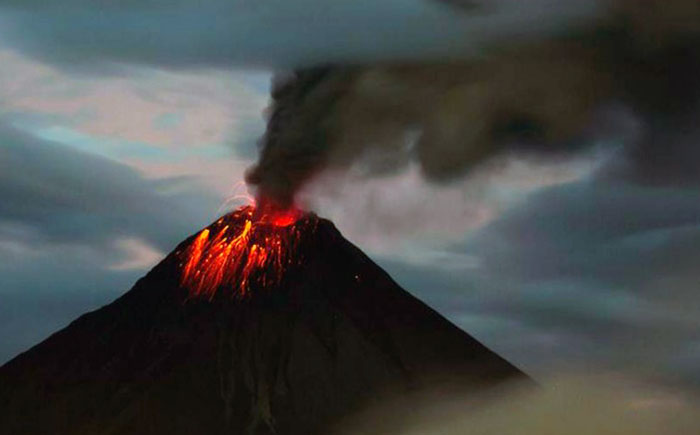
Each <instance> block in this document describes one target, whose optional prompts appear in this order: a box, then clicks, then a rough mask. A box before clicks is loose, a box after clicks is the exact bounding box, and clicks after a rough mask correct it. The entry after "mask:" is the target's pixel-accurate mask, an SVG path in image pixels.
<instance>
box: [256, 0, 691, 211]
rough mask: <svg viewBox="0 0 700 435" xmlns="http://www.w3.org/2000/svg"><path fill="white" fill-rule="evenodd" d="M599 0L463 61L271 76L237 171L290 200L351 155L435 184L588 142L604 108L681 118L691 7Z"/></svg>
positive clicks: (653, 118) (267, 192)
mask: <svg viewBox="0 0 700 435" xmlns="http://www.w3.org/2000/svg"><path fill="white" fill-rule="evenodd" d="M606 6H607V8H606V9H605V11H606V12H605V13H604V14H602V15H601V16H600V17H599V19H598V21H597V22H596V23H594V24H589V25H588V26H587V27H586V28H573V27H572V28H571V29H570V32H569V33H568V34H561V35H559V36H553V37H550V38H546V39H531V40H523V41H508V42H501V43H499V44H496V45H494V46H491V47H488V48H485V49H484V50H483V51H482V52H481V53H480V54H479V55H478V56H472V57H470V58H468V59H460V58H456V59H451V60H446V61H442V62H430V63H420V62H412V63H384V64H372V65H328V66H322V67H315V68H308V69H302V70H297V71H295V72H293V73H291V74H280V75H278V77H277V79H276V80H277V82H276V84H275V86H274V90H273V94H272V97H273V103H272V107H271V108H270V119H269V123H268V128H267V132H266V134H265V136H264V137H263V139H262V142H261V149H260V156H259V160H258V162H257V163H256V164H255V166H254V167H252V168H250V170H249V171H248V174H247V181H248V183H249V184H251V185H253V186H255V187H256V188H257V192H258V195H259V196H261V197H264V198H268V199H271V200H273V201H275V202H278V203H281V204H290V203H292V202H293V201H294V197H295V194H296V193H297V192H298V190H299V189H300V188H301V187H302V186H304V185H305V183H307V182H309V181H310V180H311V179H312V178H313V177H314V176H315V175H317V174H318V173H319V172H321V171H322V170H325V169H343V168H347V167H349V166H350V165H352V164H353V163H355V162H356V161H358V160H359V159H360V158H361V159H362V162H363V163H364V164H365V167H366V168H365V170H366V172H367V173H368V175H373V174H382V173H387V172H391V171H394V170H396V169H398V168H401V167H402V166H404V165H405V164H406V163H407V162H409V161H417V162H418V164H419V166H420V168H421V171H422V173H423V175H424V176H425V177H426V178H427V179H428V180H431V181H436V182H445V181H449V180H451V179H453V178H455V177H458V176H461V175H464V174H465V173H467V172H469V170H470V169H472V168H474V167H475V166H476V165H479V164H480V163H483V162H485V161H487V160H488V159H490V158H492V157H494V156H497V155H501V154H504V153H528V154H530V153H534V154H537V155H543V156H548V155H558V154H561V153H568V152H571V151H574V150H577V149H579V148H581V147H582V146H584V145H586V144H590V143H592V142H594V141H593V140H591V131H590V130H591V129H590V128H589V127H590V126H591V123H592V122H593V120H594V119H595V116H596V114H597V113H599V110H600V109H601V108H604V107H605V106H606V105H610V104H620V103H621V104H622V105H623V106H624V107H628V108H630V109H631V110H632V111H633V112H634V113H636V114H639V116H640V117H641V118H642V119H643V120H644V121H645V122H646V121H649V123H650V124H651V125H652V126H662V128H669V126H670V125H671V124H669V120H673V119H682V118H683V117H684V116H686V117H687V115H688V114H690V113H692V112H693V110H694V109H695V104H696V102H697V100H698V97H699V95H698V91H699V90H700V86H698V85H699V84H700V83H699V80H698V77H700V4H699V3H697V2H695V1H691V0H673V1H657V0H654V1H641V0H617V1H608V2H607V3H606ZM593 134H595V132H594V133H593ZM663 146H664V145H663V144H659V143H655V142H651V143H644V144H640V145H639V147H640V148H644V149H645V147H651V149H654V148H655V147H663ZM669 146H670V145H669ZM654 154H655V153H654V152H644V151H642V152H640V151H639V150H637V151H635V155H637V156H642V159H643V157H644V156H647V155H648V156H653V155H654ZM657 154H658V152H657ZM635 158H638V157H635Z"/></svg>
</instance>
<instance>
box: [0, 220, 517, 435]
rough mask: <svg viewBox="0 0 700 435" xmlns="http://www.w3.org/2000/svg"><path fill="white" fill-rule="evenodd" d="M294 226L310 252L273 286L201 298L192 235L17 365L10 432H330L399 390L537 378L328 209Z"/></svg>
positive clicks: (8, 412) (301, 248)
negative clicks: (408, 282) (193, 277)
mask: <svg viewBox="0 0 700 435" xmlns="http://www.w3.org/2000/svg"><path fill="white" fill-rule="evenodd" d="M225 219H228V220H231V221H232V222H230V224H233V225H236V224H241V223H240V222H235V220H237V219H240V216H237V215H230V216H229V217H227V218H225ZM221 224H222V221H218V222H217V223H215V224H213V225H212V227H211V229H212V231H213V230H214V229H215V227H216V226H217V225H219V226H220V225H221ZM292 228H293V229H295V230H296V231H298V234H299V237H298V239H297V240H296V244H295V245H294V255H298V256H299V257H298V258H299V259H300V260H299V261H297V262H295V263H294V264H291V263H290V265H289V266H288V267H286V268H285V270H284V274H283V276H282V277H281V279H280V280H279V281H276V282H275V283H274V285H272V284H269V282H268V285H267V286H266V287H265V288H256V285H258V287H259V286H260V285H259V284H260V283H254V284H251V285H250V289H249V292H248V293H247V296H245V297H241V296H240V295H238V296H232V294H231V293H230V292H228V291H227V289H226V288H224V287H222V288H220V289H219V291H218V292H217V293H216V294H215V296H213V297H212V298H211V299H210V298H208V297H207V298H202V297H194V298H193V297H192V294H191V292H192V289H191V288H187V286H185V285H182V284H181V283H182V279H181V277H182V269H183V267H185V266H183V258H182V253H183V252H186V251H187V249H189V247H191V246H192V244H193V243H195V242H196V236H193V237H191V238H190V239H188V240H186V241H185V242H183V243H182V244H181V245H180V246H179V247H178V249H177V250H176V251H175V252H174V253H173V254H171V255H169V256H168V257H167V258H166V259H165V260H163V261H162V262H161V263H160V264H159V265H158V266H156V267H155V268H154V269H153V270H152V271H151V272H149V273H148V275H146V276H145V277H144V278H142V279H141V280H139V281H138V282H137V283H136V285H135V286H134V288H133V289H132V290H130V291H129V292H128V293H126V294H125V295H123V296H122V297H120V298H119V299H117V300H116V301H114V302H113V303H111V304H109V305H107V306H105V307H103V308H101V309H99V310H97V311H94V312H91V313H88V314H85V315H84V316H82V317H80V318H79V319H77V320H76V321H74V322H73V323H71V324H70V325H69V326H68V327H67V328H65V329H63V330H61V331H59V332H57V333H56V334H54V335H52V336H51V337H49V338H48V339H47V340H45V341H44V342H42V343H41V344H39V345H37V346H35V347H34V348H32V349H30V350H29V351H27V352H25V353H23V354H21V355H19V356H18V357H16V358H15V359H14V360H12V361H10V362H8V363H7V364H5V365H4V366H3V367H1V368H0V433H3V434H48V433H51V434H56V435H60V434H91V435H98V434H129V435H131V434H223V433H227V434H243V433H256V434H257V433H277V434H314V433H329V430H330V428H331V427H332V425H333V424H334V423H335V422H337V421H338V420H339V419H341V418H343V417H345V416H348V415H350V414H352V413H354V412H355V411H358V410H361V409H362V408H363V407H365V406H371V404H372V403H376V402H377V401H381V400H384V399H385V398H386V397H389V396H391V395H392V394H402V393H404V392H409V391H416V390H421V389H423V388H427V387H432V386H435V385H437V384H440V383H443V382H444V383H446V384H449V385H450V386H451V388H452V389H454V388H464V389H467V390H469V389H473V390H474V391H476V390H481V389H483V388H486V387H489V386H493V385H497V384H499V383H501V382H502V381H504V380H506V379H511V378H525V376H524V375H523V374H522V373H521V372H520V371H518V370H517V369H516V368H514V367H513V366H511V365H510V364H509V363H507V362H506V361H504V360H503V359H501V358H500V357H498V356H497V355H495V354H494V353H492V352H491V351H489V350H488V349H487V348H485V347H484V346H483V345H481V344H480V343H478V342H477V341H476V340H474V339H473V338H471V337H470V336H469V335H467V334H466V333H464V332H463V331H461V330H460V329H458V328H457V327H455V326H454V325H452V324H450V323H449V322H448V321H447V320H445V319H444V318H443V317H441V316H440V315H439V314H437V313H436V312H435V311H433V310H432V309H430V308H429V307H427V306H426V305H425V304H423V303H422V302H420V301H419V300H417V299H416V298H414V297H413V296H411V295H410V294H408V293H407V292H406V291H404V290H402V289H401V288H400V287H399V286H398V285H397V284H396V283H395V282H394V281H393V280H392V279H391V278H390V277H389V276H388V275H387V274H386V273H385V272H384V271H383V270H382V269H380V268H379V267H378V266H377V265H376V264H374V263H373V262H372V261H371V260H370V259H369V258H368V257H367V256H365V255H364V254H363V253H362V252H361V251H360V250H359V249H357V248H356V247H355V246H353V245H352V244H351V243H349V242H348V241H347V240H345V239H344V238H343V237H342V236H341V235H340V233H339V232H338V231H337V230H336V229H335V227H334V226H333V224H332V223H331V222H329V221H326V220H322V219H318V218H316V217H315V216H312V215H308V216H306V217H303V218H302V219H301V220H299V221H297V222H296V223H295V224H294V225H293V227H292ZM200 234H201V233H200Z"/></svg>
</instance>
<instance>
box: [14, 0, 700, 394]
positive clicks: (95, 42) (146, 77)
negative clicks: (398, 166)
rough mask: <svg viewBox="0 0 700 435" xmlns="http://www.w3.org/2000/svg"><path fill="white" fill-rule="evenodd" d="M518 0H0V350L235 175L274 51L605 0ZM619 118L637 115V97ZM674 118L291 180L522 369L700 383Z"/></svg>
mask: <svg viewBox="0 0 700 435" xmlns="http://www.w3.org/2000/svg"><path fill="white" fill-rule="evenodd" d="M452 3H459V4H460V5H459V8H458V9H455V7H454V5H453V4H452ZM522 3H523V2H520V1H515V0H498V1H496V0H493V1H490V2H485V4H486V6H485V7H484V11H485V12H484V11H482V12H480V13H476V14H473V13H472V12H469V11H470V7H469V2H431V1H427V0H403V1H398V0H387V1H384V2H375V1H368V0H367V1H366V0H358V1H353V2H337V3H333V2H330V3H329V2H327V1H321V0H298V1H296V2H291V1H289V0H269V1H265V2H262V1H250V0H232V1H225V0H202V1H199V2H194V1H191V0H179V1H176V2H170V1H169V2H165V1H160V0H149V1H129V0H127V1H123V2H119V5H118V6H117V5H116V4H115V3H113V2H107V1H98V2H95V1H92V0H90V1H89V0H66V1H63V2H60V7H59V6H58V2H54V3H51V2H45V1H31V0H22V1H19V0H0V362H5V361H7V360H9V359H11V358H12V357H14V356H15V355H16V354H18V353H19V352H21V351H23V350H26V349H28V348H29V347H31V346H32V345H34V344H36V343H38V342H39V341H41V340H42V339H44V338H46V337H47V336H48V335H49V334H51V333H52V332H55V331H56V330H57V329H59V328H61V327H64V326H66V325H67V324H68V323H69V322H70V321H72V320H73V319H75V318H76V317H77V316H79V315H80V314H82V313H84V312H86V311H89V310H93V309H96V308H98V307H100V306H102V305H104V304H107V303H109V302H110V301H112V300H113V299H115V298H116V297H117V296H119V295H121V294H123V293H124V292H125V291H127V290H128V289H129V288H130V287H131V286H132V285H133V283H134V282H135V281H136V280H137V279H138V278H139V277H140V276H143V275H144V274H145V273H146V272H147V271H148V270H149V269H150V268H151V267H153V266H154V265H155V264H156V263H157V262H158V261H159V260H160V259H162V258H163V257H164V255H166V254H167V253H168V252H170V250H172V249H173V248H174V247H175V246H176V245H177V244H178V243H179V242H180V241H181V240H183V239H184V238H185V237H187V236H188V235H191V234H193V233H195V232H196V231H197V230H198V229H200V228H202V227H203V226H205V225H207V224H209V223H210V222H211V221H213V220H214V219H215V218H216V217H217V215H218V214H220V213H222V212H223V210H225V208H222V207H223V206H224V203H225V201H226V198H228V197H230V196H231V195H232V194H236V193H241V192H242V191H244V189H245V188H244V186H243V185H242V184H241V183H242V180H243V178H244V172H245V169H246V168H247V167H249V166H250V165H251V164H252V163H253V162H254V160H255V158H256V151H257V145H256V143H257V141H258V139H259V137H260V136H261V135H262V134H263V133H264V129H265V120H264V116H263V114H264V111H265V108H266V107H267V106H268V104H269V102H270V101H269V92H270V80H271V77H272V73H273V71H274V70H276V69H279V68H291V67H296V66H300V65H310V64H314V63H316V62H329V61H348V62H355V61H359V60H362V61H372V60H376V59H414V58H420V59H423V58H437V57H440V56H445V55H449V54H451V53H454V52H459V53H469V52H470V51H471V50H475V49H476V48H478V47H479V45H480V44H482V43H485V42H488V41H493V40H501V39H504V38H506V39H507V38H513V37H520V36H522V35H528V34H533V33H538V32H539V33H546V32H551V31H554V30H556V29H557V28H561V27H562V26H572V25H574V24H577V23H583V22H585V21H586V20H588V19H589V18H590V16H591V15H592V14H594V13H595V12H596V4H597V2H590V1H582V0H581V1H579V0H577V1H571V2H559V1H554V0H536V1H533V2H528V4H529V6H528V7H527V8H525V7H523V5H522ZM462 10H463V11H462ZM693 116H694V115H693ZM694 119H695V117H693V118H692V119H691V121H692V120H694ZM616 122H617V123H618V124H621V125H623V126H624V127H625V129H626V131H629V132H631V133H630V134H631V135H632V136H635V135H641V134H644V133H645V131H646V130H645V127H646V126H644V125H642V124H640V122H639V120H638V119H636V118H635V116H634V114H633V113H627V112H625V111H621V114H618V117H617V118H616ZM684 125H685V126H687V125H690V126H691V127H684V128H682V129H677V130H673V131H670V132H666V133H664V135H662V136H661V137H657V138H656V139H657V140H658V141H661V142H662V143H663V144H664V147H663V148H661V149H660V151H659V149H658V148H654V149H652V150H654V152H653V153H652V154H653V155H654V156H655V158H654V159H648V158H638V157H639V156H637V155H635V154H634V153H633V152H630V151H629V147H628V144H626V143H625V141H624V140H619V141H615V142H614V143H602V142H601V143H599V144H592V146H590V147H588V148H586V150H585V151H583V152H580V153H577V154H575V155H571V156H568V157H566V158H556V159H535V158H530V157H527V156H517V155H507V156H502V157H500V158H499V159H497V160H496V161H494V162H491V163H490V164H489V165H485V166H483V167H480V168H477V169H475V170H474V171H472V172H470V173H469V174H468V175H466V176H464V177H459V178H458V179H454V180H451V181H450V182H449V183H441V184H434V183H431V182H429V181H426V180H425V179H424V178H423V177H422V176H421V173H420V170H419V168H417V167H416V166H415V165H411V164H409V165H407V166H406V167H405V168H403V169H402V170H401V171H398V172H392V173H390V174H384V175H382V176H375V177H369V178H368V177H366V176H363V174H362V171H361V170H359V169H358V170H353V168H351V169H350V170H349V171H347V172H343V173H334V172H329V173H326V174H322V175H321V176H319V178H318V179H317V180H316V181H315V182H313V183H311V184H310V185H309V186H307V188H305V190H304V191H303V192H302V194H303V196H304V198H305V200H306V202H307V203H308V204H310V206H311V208H312V209H313V210H314V211H316V212H317V213H318V214H319V215H321V216H324V217H328V218H330V219H332V220H333V221H334V222H335V223H336V225H337V226H338V228H339V229H340V231H341V232H342V233H343V234H344V235H345V236H346V238H348V239H349V240H350V241H352V242H353V243H355V244H357V245H358V246H359V247H361V248H362V249H363V250H365V251H366V252H367V253H368V254H369V255H370V256H371V257H372V258H373V259H374V260H375V261H377V262H378V263H379V264H380V265H381V266H382V267H384V268H385V269H386V270H387V271H388V272H389V273H390V274H391V275H392V277H394V279H396V281H397V282H399V284H401V285H402V286H403V287H404V288H405V289H407V290H408V291H410V292H411V293H413V294H415V295H417V296H418V297H419V298H421V299H422V300H424V301H425V302H426V303H428V304H429V305H431V306H432V307H434V308H435V309H437V310H438V311H439V312H440V313H442V314H443V315H444V316H446V317H447V318H448V319H450V320H451V321H453V322H454V323H455V324H457V325H458V326H460V327H462V328H464V329H465V330H466V331H468V332H469V333H470V334H472V335H473V336H475V337H476V338H477V339H479V340H480V341H482V342H483V343H485V344H486V345H487V346H488V347H490V348H492V349H493V350H495V351H496V352H498V353H500V354H501V355H503V356H504V357H505V358H506V359H508V360H510V361H512V362H513V363H515V364H516V365H518V366H519V367H521V368H523V369H524V370H525V371H526V372H528V373H531V374H532V375H533V376H535V377H536V378H537V377H538V376H546V375H547V374H548V373H551V372H553V371H565V370H577V371H597V370H619V371H634V372H635V373H639V374H641V375H644V376H651V377H659V378H662V379H664V380H665V381H668V382H681V383H684V384H694V385H697V386H700V372H699V371H698V369H697V368H698V367H700V296H699V295H698V291H697V290H698V288H697V287H698V283H699V282H700V268H699V267H698V265H699V264H700V262H699V260H700V201H698V198H700V177H698V173H699V172H697V171H696V168H697V164H698V162H700V153H698V151H697V147H696V146H695V142H696V140H697V138H698V135H699V134H700V131H698V127H696V125H698V124H697V123H694V122H688V123H686V124H684ZM640 150H641V151H640V152H646V154H644V156H643V157H648V155H647V154H648V153H649V149H645V148H640ZM644 150H647V151H644ZM355 169H357V168H355Z"/></svg>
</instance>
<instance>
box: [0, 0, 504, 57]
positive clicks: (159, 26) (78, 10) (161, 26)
mask: <svg viewBox="0 0 700 435" xmlns="http://www.w3.org/2000/svg"><path fill="white" fill-rule="evenodd" d="M510 19H511V20H512V17H510ZM0 23H2V29H3V30H2V31H0V34H1V35H2V36H3V39H4V41H6V42H9V43H10V44H12V45H14V46H16V47H18V48H20V49H21V50H23V51H24V52H26V53H29V54H31V55H34V56H37V57H40V58H42V59H45V60H48V61H51V62H53V63H56V64H58V65H62V66H64V67H72V68H76V67H77V68H79V69H81V70H84V69H85V68H103V69H104V68H112V69H113V68H115V67H116V65H115V64H116V63H123V62H126V63H134V62H135V63H146V64H156V65H161V66H162V65H164V66H171V67H190V68H191V67H196V66H227V65H231V64H257V65H267V66H286V67H291V66H298V65H302V64H313V63H316V62H319V61H332V60H335V61H341V60H351V59H355V60H357V59H359V58H373V57H375V58H377V57H397V56H398V57H415V56H416V53H420V55H425V54H428V55H430V54H432V55H440V54H445V53H446V52H449V51H450V50H453V49H454V48H456V47H458V46H460V45H465V44H464V43H463V42H460V41H462V39H463V38H462V33H463V32H464V27H463V23H462V20H461V17H459V16H455V15H454V13H453V11H452V10H449V9H448V8H440V7H435V5H434V4H432V2H430V1H424V0H410V1H405V0H389V1H385V2H381V3H377V2H374V1H371V0H360V1H354V2H335V3H332V4H329V3H328V2H325V1H320V0H298V1H287V0H267V1H264V2H255V1H247V0H203V1H175V2H169V1H168V2H166V1H161V0H145V1H126V2H125V1H120V2H107V1H98V2H95V1H89V0H68V1H60V2H59V1H48V2H47V1H17V0H3V1H2V2H0ZM360 27H361V28H362V31H361V32H359V31H358V28H360Z"/></svg>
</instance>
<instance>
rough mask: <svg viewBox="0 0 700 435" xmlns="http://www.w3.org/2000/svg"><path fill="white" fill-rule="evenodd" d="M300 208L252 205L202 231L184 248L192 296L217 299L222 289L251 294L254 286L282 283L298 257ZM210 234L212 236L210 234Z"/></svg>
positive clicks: (185, 273)
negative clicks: (264, 208) (263, 208)
mask: <svg viewBox="0 0 700 435" xmlns="http://www.w3.org/2000/svg"><path fill="white" fill-rule="evenodd" d="M301 216H302V213H301V212H300V211H298V210H286V211H283V212H278V211H266V212H259V211H258V212H257V213H256V210H255V208H254V207H252V206H248V207H243V208H240V209H238V210H237V211H235V212H233V213H231V214H229V215H227V216H225V217H223V218H221V219H220V220H219V221H217V222H216V223H215V224H214V225H212V226H211V227H210V228H207V229H204V230H203V231H202V232H200V233H199V234H198V235H197V237H196V238H195V240H194V241H193V242H192V244H191V245H190V246H189V247H188V248H187V249H186V250H185V251H184V255H185V257H186V261H184V262H183V264H184V265H183V267H182V284H183V286H185V287H187V288H188V289H189V290H190V295H191V296H193V297H194V296H204V297H207V298H209V299H211V298H213V297H214V296H215V295H216V293H217V291H219V290H220V289H222V288H226V290H231V291H232V293H233V295H237V296H241V297H244V296H247V295H249V293H250V290H251V288H252V287H266V286H269V285H273V284H276V283H279V282H280V281H281V280H282V277H283V275H284V271H285V268H286V267H288V266H289V265H292V264H294V262H295V261H299V258H298V256H297V255H295V249H296V243H297V241H298V236H299V232H298V228H296V225H295V224H296V223H297V222H298V221H299V219H300V218H301ZM212 235H214V236H213V237H212Z"/></svg>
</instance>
